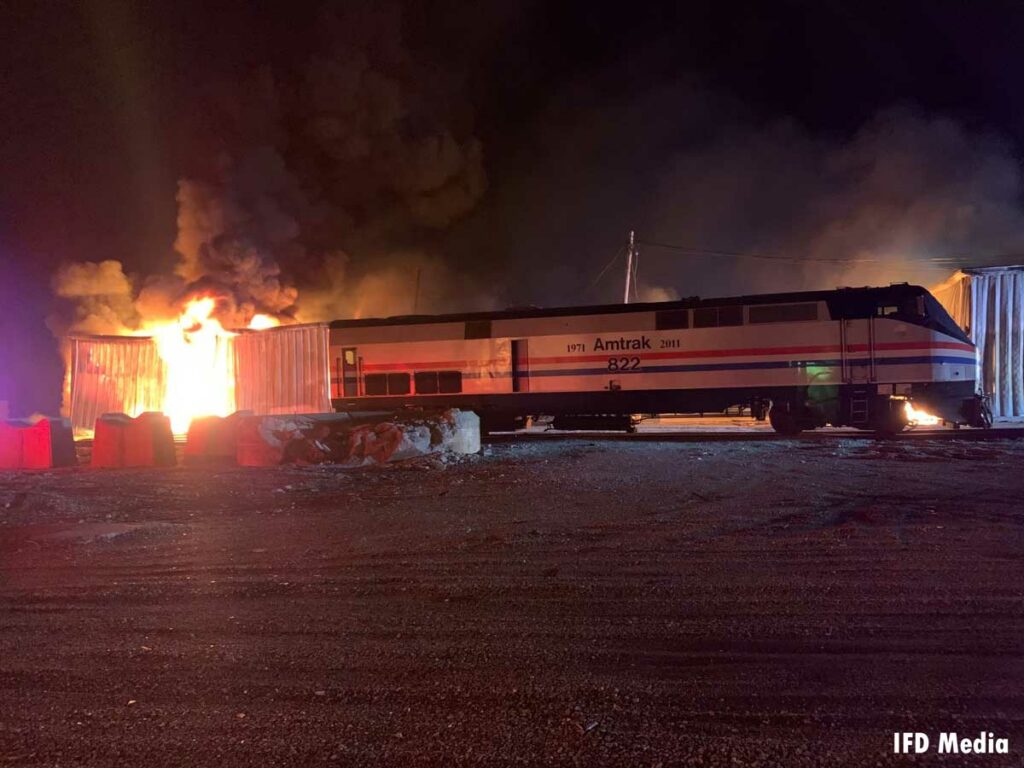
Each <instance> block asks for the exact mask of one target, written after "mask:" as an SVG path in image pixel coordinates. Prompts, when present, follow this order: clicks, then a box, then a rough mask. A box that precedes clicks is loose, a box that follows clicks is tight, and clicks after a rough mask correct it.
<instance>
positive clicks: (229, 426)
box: [185, 413, 241, 464]
mask: <svg viewBox="0 0 1024 768" xmlns="http://www.w3.org/2000/svg"><path fill="white" fill-rule="evenodd" d="M240 425H241V414H238V413H233V414H231V415H230V416H227V417H225V418H221V417H219V416H207V417H204V418H201V419H194V420H193V421H192V424H191V425H190V426H189V428H188V441H187V442H186V443H185V463H186V464H235V463H237V461H238V432H239V427H240Z"/></svg>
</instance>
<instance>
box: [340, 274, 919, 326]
mask: <svg viewBox="0 0 1024 768" xmlns="http://www.w3.org/2000/svg"><path fill="white" fill-rule="evenodd" d="M927 294H928V291H927V290H925V289H924V288H922V287H921V286H919V285H909V284H907V283H898V284H894V285H889V286H884V287H864V288H836V289H834V290H830V291H797V292H791V293H759V294H752V295H749V296H727V297H720V298H711V299H702V298H700V297H699V296H690V297H687V298H684V299H678V300H676V301H655V302H639V303H635V304H591V305H584V306H577V307H549V308H544V307H525V308H514V309H504V310H497V311H492V312H464V313H456V314H445V315H394V316H392V317H367V318H361V319H358V320H335V321H334V322H332V323H331V328H358V327H370V326H378V325H418V324H425V323H461V322H467V321H473V320H515V319H519V318H533V317H566V316H571V315H611V314H618V313H630V312H656V311H659V310H671V309H691V308H693V307H721V306H728V305H733V304H741V305H756V304H788V303H796V302H805V301H827V302H829V305H830V308H832V307H835V308H842V309H844V310H846V311H844V312H842V314H843V315H844V316H848V317H852V316H855V315H857V314H860V312H859V311H858V310H860V309H861V308H863V310H864V312H863V314H864V315H869V314H874V308H875V307H876V306H877V305H878V304H879V303H880V302H888V301H897V300H899V299H902V298H906V297H909V296H921V295H927Z"/></svg>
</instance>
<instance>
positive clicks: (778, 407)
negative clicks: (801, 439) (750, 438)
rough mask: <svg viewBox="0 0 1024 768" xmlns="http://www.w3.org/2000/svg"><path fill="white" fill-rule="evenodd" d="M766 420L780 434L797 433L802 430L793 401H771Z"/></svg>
mask: <svg viewBox="0 0 1024 768" xmlns="http://www.w3.org/2000/svg"><path fill="white" fill-rule="evenodd" d="M768 421H769V423H770V424H771V425H772V429H774V430H775V431H776V432H778V433H779V434H780V435H798V434H800V433H801V432H802V431H803V426H802V425H801V423H800V419H799V418H797V415H796V408H795V407H794V405H793V403H789V402H779V403H772V409H771V410H770V411H768Z"/></svg>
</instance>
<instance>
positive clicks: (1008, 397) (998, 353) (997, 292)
mask: <svg viewBox="0 0 1024 768" xmlns="http://www.w3.org/2000/svg"><path fill="white" fill-rule="evenodd" d="M932 293H933V294H934V295H935V298H936V299H938V300H939V302H941V303H942V305H943V306H944V307H945V308H946V310H947V311H948V312H949V314H950V315H951V316H952V317H953V319H954V320H955V321H956V322H957V323H958V324H959V325H960V327H961V328H963V329H964V330H965V331H966V332H967V334H968V335H969V336H970V337H971V341H973V342H974V345H975V346H976V347H977V348H978V361H979V362H980V364H981V384H982V389H983V390H984V391H985V392H986V393H987V394H989V395H990V396H991V398H992V413H993V415H994V416H995V417H996V418H997V419H1006V420H1009V419H1014V420H1017V419H1024V266H1008V267H984V268H976V269H962V270H960V271H958V272H957V273H955V274H954V275H952V276H951V277H950V278H949V279H948V280H946V282H944V283H943V284H942V285H939V286H936V287H935V288H933V289H932Z"/></svg>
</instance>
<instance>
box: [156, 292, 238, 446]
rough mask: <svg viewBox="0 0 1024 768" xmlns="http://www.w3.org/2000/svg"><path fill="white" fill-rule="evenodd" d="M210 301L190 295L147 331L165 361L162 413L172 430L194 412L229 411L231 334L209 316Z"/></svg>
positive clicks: (180, 430)
mask: <svg viewBox="0 0 1024 768" xmlns="http://www.w3.org/2000/svg"><path fill="white" fill-rule="evenodd" d="M215 306H216V302H215V301H214V300H213V299H212V298H210V297H203V298H197V299H192V300H191V301H189V302H188V303H187V304H186V305H185V310H184V312H182V314H181V316H180V317H179V318H178V319H177V320H176V321H174V322H171V323H167V324H164V325H159V326H154V327H152V328H150V329H149V332H150V333H151V334H152V336H153V340H154V341H155V342H156V345H157V350H158V352H159V353H160V357H161V359H162V360H163V361H164V364H165V365H166V369H167V371H166V379H165V383H166V391H165V393H164V402H163V412H164V413H165V414H166V415H167V416H168V417H169V418H170V420H171V429H172V430H173V431H174V433H175V434H184V433H185V432H187V431H188V427H189V424H191V422H192V420H193V419H195V418H198V417H200V416H228V415H230V414H231V413H234V411H235V370H234V369H235V359H234V344H233V342H232V338H233V337H234V336H235V334H234V333H231V332H230V331H226V330H225V329H224V327H223V326H222V325H221V324H220V322H218V321H217V320H216V319H215V318H213V317H212V314H213V310H214V307H215Z"/></svg>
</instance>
